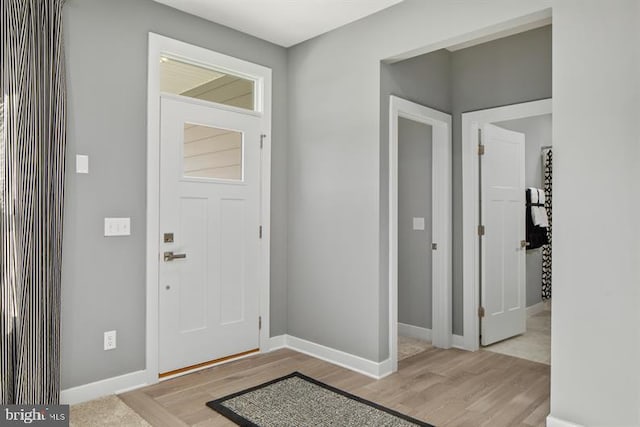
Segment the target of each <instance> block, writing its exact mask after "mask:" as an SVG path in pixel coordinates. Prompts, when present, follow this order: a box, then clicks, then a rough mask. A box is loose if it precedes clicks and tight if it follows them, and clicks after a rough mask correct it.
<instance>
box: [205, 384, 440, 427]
mask: <svg viewBox="0 0 640 427" xmlns="http://www.w3.org/2000/svg"><path fill="white" fill-rule="evenodd" d="M207 406H208V407H210V408H211V409H213V410H215V411H217V412H219V413H220V414H222V415H224V416H225V417H227V418H228V419H230V420H231V421H233V422H234V423H236V424H237V425H239V426H244V427H328V426H332V427H336V426H344V427H351V426H354V427H355V426H357V427H365V426H385V427H415V426H420V427H433V426H432V425H431V424H427V423H425V422H423V421H419V420H416V419H415V418H411V417H408V416H407V415H404V414H401V413H399V412H396V411H394V410H391V409H389V408H385V407H384V406H381V405H378V404H376V403H373V402H370V401H368V400H364V399H361V398H359V397H357V396H354V395H353V394H350V393H347V392H345V391H342V390H340V389H337V388H335V387H331V386H330V385H327V384H324V383H321V382H320V381H317V380H314V379H313V378H309V377H307V376H306V375H303V374H301V373H299V372H294V373H292V374H289V375H287V376H284V377H282V378H278V379H275V380H273V381H269V382H267V383H264V384H261V385H259V386H256V387H251V388H249V389H246V390H243V391H241V392H238V393H234V394H231V395H229V396H226V397H223V398H220V399H216V400H212V401H211V402H207Z"/></svg>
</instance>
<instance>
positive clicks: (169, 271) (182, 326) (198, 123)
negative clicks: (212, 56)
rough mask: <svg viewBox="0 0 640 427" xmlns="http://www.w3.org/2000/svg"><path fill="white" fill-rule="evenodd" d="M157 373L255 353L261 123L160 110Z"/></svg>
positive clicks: (192, 106)
mask: <svg viewBox="0 0 640 427" xmlns="http://www.w3.org/2000/svg"><path fill="white" fill-rule="evenodd" d="M160 164H161V168H160V233H161V235H160V236H159V237H160V239H161V240H160V248H161V259H160V260H159V262H160V269H159V270H160V281H159V313H160V314H159V371H160V373H167V372H171V371H175V370H178V369H182V368H185V367H189V366H193V365H196V364H200V363H204V362H209V361H212V360H217V359H220V358H223V357H228V356H232V355H237V354H240V353H245V352H248V351H251V350H257V349H258V348H259V279H260V276H259V274H260V271H261V269H260V235H259V226H260V118H259V117H257V116H255V115H251V114H242V113H238V112H233V111H226V110H223V109H218V108H215V107H210V106H206V105H202V103H198V102H189V101H186V100H184V101H183V100H178V99H174V98H170V97H164V96H163V98H162V102H161V150H160Z"/></svg>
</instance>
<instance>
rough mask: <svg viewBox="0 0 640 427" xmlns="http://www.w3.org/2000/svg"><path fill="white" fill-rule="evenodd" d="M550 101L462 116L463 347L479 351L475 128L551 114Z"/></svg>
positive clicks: (526, 103)
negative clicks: (485, 124)
mask: <svg viewBox="0 0 640 427" xmlns="http://www.w3.org/2000/svg"><path fill="white" fill-rule="evenodd" d="M551 112H552V102H551V98H549V99H542V100H539V101H531V102H524V103H521V104H513V105H507V106H504V107H497V108H490V109H487V110H479V111H472V112H469V113H463V114H462V251H463V253H462V260H463V261H462V264H463V265H462V288H463V289H462V295H463V324H464V348H465V350H470V351H476V350H478V349H479V348H480V322H478V307H479V306H480V301H479V292H478V289H479V286H480V278H479V271H480V270H479V267H480V264H479V263H480V258H479V255H480V251H479V245H480V241H479V238H478V225H479V224H478V212H479V209H480V206H479V199H480V195H479V182H478V181H479V178H478V129H479V128H480V126H482V125H483V124H484V123H495V122H501V121H505V120H515V119H523V118H526V117H534V116H541V115H544V114H551Z"/></svg>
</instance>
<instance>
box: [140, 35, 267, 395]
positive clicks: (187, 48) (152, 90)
mask: <svg viewBox="0 0 640 427" xmlns="http://www.w3.org/2000/svg"><path fill="white" fill-rule="evenodd" d="M161 55H167V56H170V57H172V58H177V59H181V60H184V61H187V62H190V63H193V64H201V65H203V66H209V67H214V68H215V69H217V70H222V71H228V72H230V73H232V74H234V75H239V76H242V77H246V78H248V79H251V80H254V81H255V84H256V86H255V92H256V98H255V105H256V111H247V110H243V109H240V108H235V107H230V106H225V105H221V104H215V103H211V102H206V101H198V100H194V99H191V98H187V97H181V96H180V95H169V96H170V97H172V98H177V99H180V98H182V99H185V100H188V101H189V102H196V103H203V105H204V104H206V105H210V106H215V107H216V108H221V109H225V110H229V111H234V112H238V113H243V114H250V115H254V116H258V117H261V118H262V126H261V133H262V134H263V135H266V137H265V138H264V139H263V142H264V145H263V149H262V152H261V156H262V159H261V171H260V174H261V181H262V182H261V187H260V197H261V200H260V215H261V223H262V240H261V247H260V264H261V265H260V284H259V289H260V296H259V298H260V314H259V315H260V316H261V317H262V329H261V330H260V351H262V352H264V351H269V289H270V280H269V274H270V264H269V260H270V249H269V248H270V241H271V233H270V223H271V219H270V215H271V139H270V137H271V69H269V68H266V67H263V66H260V65H257V64H253V63H250V62H247V61H243V60H240V59H237V58H233V57H231V56H227V55H223V54H220V53H217V52H213V51H211V50H209V49H204V48H201V47H198V46H194V45H191V44H188V43H184V42H181V41H178V40H174V39H171V38H168V37H164V36H161V35H158V34H154V33H149V58H148V60H149V63H148V88H147V217H146V219H147V227H146V231H147V239H146V296H147V298H146V300H147V304H146V360H145V363H146V376H147V383H148V384H154V383H156V382H158V373H159V371H158V316H159V311H158V289H159V287H158V283H159V282H158V281H159V268H158V262H159V259H160V258H159V256H160V95H161V92H160V58H161ZM257 232H258V230H256V233H257Z"/></svg>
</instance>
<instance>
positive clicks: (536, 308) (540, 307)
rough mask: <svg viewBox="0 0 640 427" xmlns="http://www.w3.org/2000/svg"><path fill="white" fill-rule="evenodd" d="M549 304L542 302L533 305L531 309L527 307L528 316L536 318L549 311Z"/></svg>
mask: <svg viewBox="0 0 640 427" xmlns="http://www.w3.org/2000/svg"><path fill="white" fill-rule="evenodd" d="M549 308H550V307H549V302H547V301H540V302H539V303H537V304H534V305H532V306H531V307H527V316H529V317H531V316H535V315H536V314H538V313H542V312H543V311H545V310H549Z"/></svg>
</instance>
